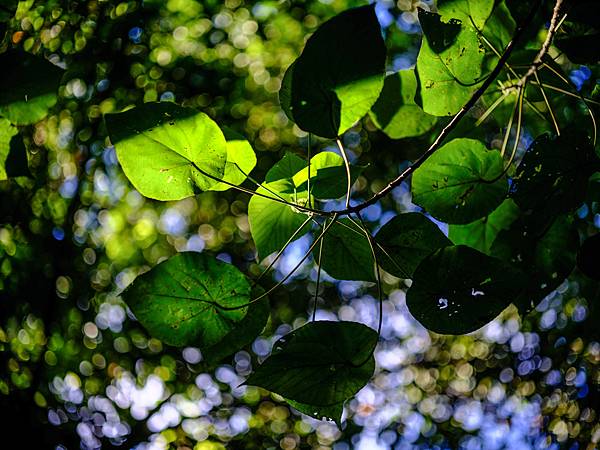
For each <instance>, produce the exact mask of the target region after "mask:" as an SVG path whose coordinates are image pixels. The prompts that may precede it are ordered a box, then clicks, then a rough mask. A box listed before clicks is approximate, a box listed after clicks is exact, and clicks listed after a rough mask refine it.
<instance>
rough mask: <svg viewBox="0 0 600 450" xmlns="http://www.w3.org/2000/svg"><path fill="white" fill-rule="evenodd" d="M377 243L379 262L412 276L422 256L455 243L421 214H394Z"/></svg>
mask: <svg viewBox="0 0 600 450" xmlns="http://www.w3.org/2000/svg"><path fill="white" fill-rule="evenodd" d="M375 242H376V243H377V244H378V245H377V247H376V250H377V253H378V259H379V264H380V265H381V267H383V268H384V269H385V270H386V271H387V272H389V273H391V274H392V275H395V276H397V277H399V278H411V277H412V275H413V272H414V271H415V269H416V268H417V266H418V265H419V263H420V262H421V261H422V260H423V258H425V257H426V256H427V255H429V254H430V253H432V252H433V251H434V250H437V249H438V248H440V247H445V246H447V245H451V244H452V243H451V242H450V240H449V239H448V238H447V237H446V236H445V235H444V233H442V232H441V231H440V229H439V228H438V227H437V225H436V224H434V223H433V222H432V221H431V220H429V219H428V218H427V217H425V216H424V215H423V214H420V213H405V214H400V215H398V216H396V217H394V218H393V219H392V220H390V221H389V222H388V223H386V224H385V225H384V226H383V227H381V229H380V230H379V231H378V232H377V234H376V235H375Z"/></svg>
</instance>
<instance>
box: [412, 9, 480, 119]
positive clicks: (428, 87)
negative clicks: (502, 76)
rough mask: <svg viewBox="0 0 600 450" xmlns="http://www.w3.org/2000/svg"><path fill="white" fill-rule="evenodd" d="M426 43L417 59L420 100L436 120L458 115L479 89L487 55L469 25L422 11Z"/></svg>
mask: <svg viewBox="0 0 600 450" xmlns="http://www.w3.org/2000/svg"><path fill="white" fill-rule="evenodd" d="M419 21H420V22H421V27H422V29H423V41H422V44H421V50H420V51H419V56H418V58H417V75H418V78H419V86H420V91H419V95H418V96H417V100H419V101H420V104H421V105H422V106H423V110H424V111H425V112H426V113H428V114H432V115H434V116H450V115H452V114H456V113H457V112H458V111H459V110H460V108H462V106H463V105H464V104H465V103H466V102H467V101H468V100H469V98H470V97H471V95H472V93H473V92H474V91H475V90H476V89H477V85H478V83H479V82H480V81H481V76H482V63H483V61H484V57H485V51H484V50H483V48H481V47H480V44H479V40H478V38H477V34H476V32H475V31H474V30H473V29H472V28H471V27H469V26H468V25H467V24H464V23H461V21H459V20H456V19H452V20H450V21H448V22H444V21H442V19H441V16H439V15H438V14H434V13H429V12H426V11H423V10H420V11H419Z"/></svg>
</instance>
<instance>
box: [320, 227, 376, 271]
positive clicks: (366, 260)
mask: <svg viewBox="0 0 600 450" xmlns="http://www.w3.org/2000/svg"><path fill="white" fill-rule="evenodd" d="M323 239H324V241H323V251H322V254H321V267H322V268H323V270H325V271H326V272H327V273H328V274H329V275H330V276H332V277H333V278H337V279H338V280H360V281H376V278H375V271H374V267H375V266H374V264H375V261H374V259H373V252H372V251H371V246H370V244H369V240H368V239H367V236H366V235H365V233H364V231H363V230H362V228H360V227H359V226H357V225H355V224H354V223H353V222H351V221H350V220H348V219H342V220H339V221H337V222H336V223H334V224H333V225H332V226H331V227H330V228H329V231H328V232H327V234H326V235H325V237H324V238H323ZM317 249H318V247H317ZM317 249H315V251H314V256H315V260H317V255H318V253H317V251H318V250H317Z"/></svg>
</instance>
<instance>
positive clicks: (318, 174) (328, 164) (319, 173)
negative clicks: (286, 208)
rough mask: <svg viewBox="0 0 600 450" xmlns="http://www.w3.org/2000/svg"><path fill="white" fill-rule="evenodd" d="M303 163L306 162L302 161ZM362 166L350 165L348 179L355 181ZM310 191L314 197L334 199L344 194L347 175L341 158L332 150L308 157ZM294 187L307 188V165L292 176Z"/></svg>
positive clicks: (301, 189)
mask: <svg viewBox="0 0 600 450" xmlns="http://www.w3.org/2000/svg"><path fill="white" fill-rule="evenodd" d="M303 164H304V165H306V163H305V162H304V161H303ZM362 170H363V168H362V167H360V166H350V179H351V181H352V183H354V181H356V179H357V178H358V176H359V175H360V173H361V172H362ZM310 175H311V176H310V191H311V195H313V196H314V197H315V198H318V199H321V200H324V199H335V198H339V197H342V196H344V195H346V188H347V183H348V182H347V176H346V167H345V166H344V160H343V158H342V157H341V156H340V155H338V154H337V153H334V152H321V153H318V154H316V155H315V156H313V157H312V158H311V159H310ZM293 181H294V185H295V186H296V189H298V190H300V191H303V190H307V189H308V166H306V167H304V169H302V170H300V171H299V172H297V173H296V174H295V175H294V177H293Z"/></svg>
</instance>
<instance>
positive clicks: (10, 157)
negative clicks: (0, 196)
mask: <svg viewBox="0 0 600 450" xmlns="http://www.w3.org/2000/svg"><path fill="white" fill-rule="evenodd" d="M26 175H29V168H28V167H27V150H25V144H24V143H23V138H22V137H21V135H20V134H19V130H18V129H17V127H13V126H12V125H11V124H10V122H9V121H8V120H6V119H2V118H0V181H1V180H7V179H8V178H12V177H18V176H26Z"/></svg>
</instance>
